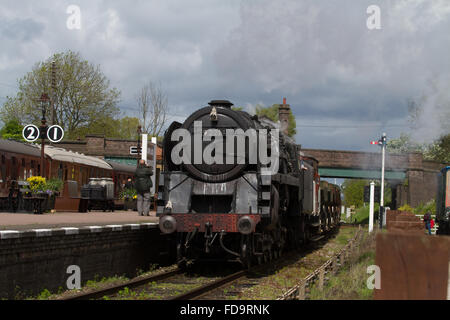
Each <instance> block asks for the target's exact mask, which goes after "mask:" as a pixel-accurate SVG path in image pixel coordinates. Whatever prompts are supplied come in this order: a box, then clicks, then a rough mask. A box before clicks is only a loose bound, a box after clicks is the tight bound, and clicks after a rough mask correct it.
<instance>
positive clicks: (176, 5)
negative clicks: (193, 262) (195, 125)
mask: <svg viewBox="0 0 450 320" xmlns="http://www.w3.org/2000/svg"><path fill="white" fill-rule="evenodd" d="M71 4H74V3H73V2H72V1H58V2H54V1H50V0H43V1H39V2H35V1H8V0H7V1H2V2H1V3H0V20H1V21H2V23H1V24H0V41H1V42H2V52H1V53H0V77H1V78H0V79H1V81H0V103H1V102H3V101H2V99H3V100H4V97H5V96H6V95H12V94H14V93H15V84H16V79H18V78H20V77H22V76H23V75H24V74H25V73H26V72H28V71H30V70H31V68H32V66H33V65H34V64H35V63H36V62H38V61H42V60H45V59H47V58H48V57H49V56H51V55H52V54H53V53H55V52H61V51H66V50H69V49H70V50H72V51H79V52H80V53H81V55H82V57H83V58H85V59H87V60H88V61H90V62H92V63H94V64H98V65H100V67H101V70H102V71H103V72H104V73H105V75H106V76H107V77H108V78H109V79H110V80H111V85H113V86H114V87H117V88H118V89H119V90H120V91H121V92H122V101H121V104H120V106H121V107H123V111H124V113H125V114H128V115H136V109H137V108H136V102H135V94H136V93H137V91H138V90H139V88H140V87H141V86H142V85H143V84H144V83H145V82H146V81H149V80H152V81H155V82H160V83H161V86H162V87H163V88H164V89H165V90H166V91H167V93H168V96H169V104H170V106H171V114H173V118H174V119H177V120H180V119H181V118H182V117H183V116H188V115H189V114H190V113H191V112H193V111H194V110H195V109H197V108H200V107H203V106H205V105H207V102H208V101H210V100H211V99H229V100H230V101H232V102H233V103H234V104H235V105H236V106H244V107H246V108H247V109H248V110H252V108H253V107H254V106H255V105H256V104H262V105H266V106H270V105H272V104H273V103H280V102H281V100H282V98H283V97H284V96H286V97H287V98H288V103H290V104H291V108H292V110H293V112H294V115H295V117H296V118H297V122H298V124H299V125H302V124H303V125H305V126H304V127H299V128H298V130H297V131H298V132H299V133H298V134H297V137H296V138H297V142H299V143H301V144H303V145H305V146H306V145H307V146H308V147H311V148H313V147H320V148H335V149H336V148H337V149H339V148H349V149H352V150H355V149H364V148H367V146H366V142H367V141H366V140H371V139H372V140H373V139H376V138H378V136H379V135H380V134H381V132H382V131H387V133H388V136H389V137H394V136H398V135H399V134H400V132H402V131H404V130H405V128H407V124H408V123H407V114H408V109H407V101H408V100H410V99H420V97H422V96H423V95H424V94H427V93H428V94H429V92H430V89H427V88H428V83H430V80H432V79H436V78H442V77H443V76H442V75H445V74H449V73H450V59H448V52H449V51H450V50H449V49H450V48H449V44H450V34H449V32H448V30H450V19H449V17H450V3H449V2H448V1H445V0H442V1H441V0H434V1H430V0H427V1H425V0H411V1H403V0H395V1H394V0H392V1H389V0H380V1H377V4H378V5H379V6H380V9H381V24H382V29H381V30H368V29H367V27H366V19H367V17H368V15H367V13H366V9H367V7H368V6H369V5H371V4H373V1H369V0H361V1H350V0H342V1H326V0H323V1H317V0H316V1H313V0H305V1H294V0H278V1H271V0H249V1H240V0H232V1H220V0H211V1H205V0H192V1H176V0H170V1H143V0H141V1H139V0H136V1H133V2H130V1H119V0H115V1H113V0H103V1H95V2H94V1H86V0H80V1H77V3H76V4H77V5H78V6H79V7H80V9H81V16H82V28H81V30H69V29H67V28H66V20H67V18H68V16H69V15H68V14H67V13H66V9H67V6H69V5H71ZM441 82H442V85H440V86H438V88H439V90H440V91H442V90H447V88H446V87H445V85H444V83H445V81H443V80H441ZM2 83H3V85H2ZM436 96H442V94H436ZM443 97H444V98H446V97H445V96H443ZM444 98H442V97H441V98H439V99H441V100H442V99H444ZM427 101H428V102H427V103H428V104H431V105H432V106H434V105H435V104H436V102H435V101H438V100H436V99H435V100H433V99H429V100H427ZM427 110H429V111H427V112H431V113H432V112H433V111H432V110H433V107H430V108H428V109H427ZM427 114H428V113H427ZM311 123H314V124H315V125H316V126H315V127H314V126H309V127H308V126H306V125H307V124H311ZM365 124H367V126H364V125H365ZM402 126H403V127H402ZM405 126H406V127H405ZM344 127H345V128H344ZM430 127H432V126H430ZM423 130H424V131H427V130H428V129H423ZM427 132H430V130H428V131H427ZM436 134H437V133H436V132H432V133H430V134H429V135H426V134H423V136H427V137H428V136H429V138H428V139H432V137H434V136H436Z"/></svg>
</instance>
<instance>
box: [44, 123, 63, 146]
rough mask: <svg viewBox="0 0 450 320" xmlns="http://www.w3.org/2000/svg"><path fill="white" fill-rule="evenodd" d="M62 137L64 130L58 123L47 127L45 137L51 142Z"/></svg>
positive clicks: (57, 140) (58, 140)
mask: <svg viewBox="0 0 450 320" xmlns="http://www.w3.org/2000/svg"><path fill="white" fill-rule="evenodd" d="M62 138H64V130H63V128H61V127H60V126H58V125H56V124H55V125H53V126H51V127H49V128H48V129H47V139H48V140H50V141H51V142H53V143H56V142H60V141H61V140H62Z"/></svg>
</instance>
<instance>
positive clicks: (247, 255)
mask: <svg viewBox="0 0 450 320" xmlns="http://www.w3.org/2000/svg"><path fill="white" fill-rule="evenodd" d="M241 261H242V264H243V265H244V267H245V268H247V269H250V268H251V266H252V255H251V250H250V247H249V246H248V245H247V243H244V244H242V247H241Z"/></svg>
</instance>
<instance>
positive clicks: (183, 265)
mask: <svg viewBox="0 0 450 320" xmlns="http://www.w3.org/2000/svg"><path fill="white" fill-rule="evenodd" d="M177 265H178V268H180V269H182V270H184V269H186V267H187V265H186V259H185V258H184V257H183V253H182V250H181V244H177Z"/></svg>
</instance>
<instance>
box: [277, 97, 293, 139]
mask: <svg viewBox="0 0 450 320" xmlns="http://www.w3.org/2000/svg"><path fill="white" fill-rule="evenodd" d="M290 113H291V107H290V106H289V105H288V104H286V98H283V104H280V107H279V109H278V119H279V120H280V125H281V132H283V133H284V134H285V135H288V133H289V114H290Z"/></svg>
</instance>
